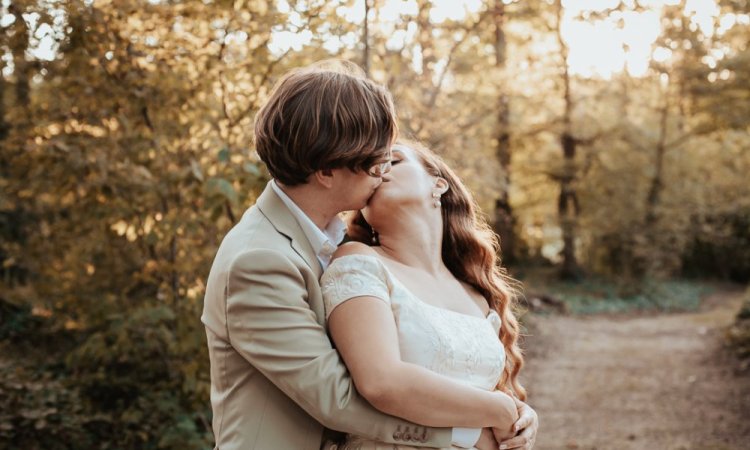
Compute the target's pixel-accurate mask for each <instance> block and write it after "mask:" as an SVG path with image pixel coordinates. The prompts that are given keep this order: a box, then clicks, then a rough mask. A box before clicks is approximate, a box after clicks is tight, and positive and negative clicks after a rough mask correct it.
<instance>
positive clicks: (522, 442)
mask: <svg viewBox="0 0 750 450" xmlns="http://www.w3.org/2000/svg"><path fill="white" fill-rule="evenodd" d="M513 400H514V401H515V402H516V406H517V407H518V415H519V418H518V420H517V421H516V423H514V424H513V428H512V429H513V431H514V432H516V433H518V434H516V435H515V436H514V437H512V438H510V439H506V440H500V449H501V450H502V449H519V450H531V449H532V448H533V447H534V441H535V440H536V432H537V429H538V428H539V417H538V416H537V414H536V411H534V410H533V409H531V406H529V405H527V404H526V403H524V402H522V401H521V400H518V399H517V398H515V397H514V398H513ZM519 431H520V433H519Z"/></svg>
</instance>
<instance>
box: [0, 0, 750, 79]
mask: <svg viewBox="0 0 750 450" xmlns="http://www.w3.org/2000/svg"><path fill="white" fill-rule="evenodd" d="M679 1H680V0H642V1H641V2H640V4H641V5H643V6H646V7H648V8H649V10H648V11H644V12H632V11H629V12H614V13H612V14H610V15H608V16H607V17H606V19H604V20H593V19H587V18H586V16H587V13H590V12H592V11H601V10H604V9H607V8H614V7H616V6H617V5H618V3H619V2H620V0H563V6H564V8H565V17H564V19H563V20H564V25H563V36H564V37H565V39H566V40H567V41H568V44H569V45H570V55H569V58H568V63H569V64H570V69H571V72H572V73H575V74H578V75H581V76H584V77H592V76H600V77H604V78H609V77H610V76H611V75H612V74H613V73H616V72H619V71H621V70H623V69H625V68H627V70H628V71H629V72H630V73H631V75H634V76H641V75H643V74H644V73H645V72H646V70H647V68H648V64H649V61H650V59H651V58H652V57H653V58H654V59H655V60H657V61H664V60H667V59H668V58H669V56H670V54H671V52H670V50H668V49H664V48H653V44H654V41H655V40H656V38H657V36H658V35H659V30H660V24H659V12H660V9H661V8H662V7H663V6H664V5H674V4H677V3H679ZM5 2H7V0H5ZM5 2H4V3H5ZM152 3H153V2H152ZM625 3H626V5H627V3H632V0H631V1H630V2H628V1H626V2H625ZM276 7H277V8H278V9H279V11H281V12H284V13H287V14H289V23H290V24H292V25H296V26H300V27H302V26H303V25H304V24H303V23H302V19H301V18H300V16H299V14H298V13H296V12H295V11H294V10H293V9H292V8H291V7H290V4H289V2H288V1H287V0H278V1H276ZM481 8H482V1H481V0H434V1H433V7H432V10H431V12H430V18H431V20H432V21H433V22H435V23H440V22H443V21H445V20H448V19H455V20H461V19H463V18H465V17H466V15H467V14H471V13H475V12H476V11H478V10H480V9H481ZM373 12H374V11H371V13H373ZM337 13H338V14H339V15H340V16H341V17H343V18H344V19H345V20H348V21H351V22H353V23H359V22H362V20H363V18H364V0H362V1H360V2H356V3H355V4H354V6H352V7H346V6H341V7H339V8H338V9H337ZM378 14H379V16H378V23H379V24H375V25H374V26H375V27H376V28H377V26H378V25H380V26H381V27H385V26H387V24H388V23H393V22H396V21H398V20H400V19H399V18H400V16H401V15H416V14H417V3H416V1H414V0H383V2H382V3H381V4H380V5H379V8H378ZM685 14H686V15H687V16H689V17H690V21H691V23H692V24H693V26H696V27H699V28H700V29H701V31H702V32H703V33H704V34H706V35H709V36H710V35H711V34H712V33H713V32H714V22H715V20H716V18H717V17H718V15H719V8H718V6H717V4H716V0H687V2H686V5H685ZM35 16H36V15H35V14H27V15H25V19H26V20H27V21H28V22H29V23H30V25H31V28H32V29H34V28H35V26H34V23H35V22H36V20H37V17H35ZM12 21H13V16H12V15H11V14H6V15H5V16H4V17H2V18H0V23H2V24H3V25H4V26H7V25H8V24H9V23H12ZM56 22H57V23H56V25H58V24H59V25H60V26H62V24H63V20H62V17H60V18H59V20H56ZM735 23H743V24H750V17H748V16H734V15H729V16H725V17H724V18H723V20H722V21H721V22H720V23H718V24H716V25H717V26H716V30H717V32H719V33H721V32H722V31H724V30H726V29H728V28H729V27H731V26H732V25H733V24H735ZM415 32H416V28H414V30H407V31H404V30H397V31H396V32H395V33H393V34H392V36H391V40H390V41H389V43H390V44H392V46H393V47H400V44H399V43H403V41H404V40H407V41H409V40H411V39H413V38H414V34H415ZM57 33H58V34H59V32H57ZM55 34H56V31H55V30H54V29H53V28H52V27H50V26H47V25H44V26H43V27H39V29H37V31H36V33H35V36H34V38H35V39H34V41H35V42H34V43H35V46H34V48H33V49H32V51H31V52H32V54H33V55H34V56H35V57H37V58H39V59H48V60H49V59H52V58H54V55H55V52H56V49H57V45H56V42H55V39H54V38H55ZM242 34H243V35H244V36H232V37H231V38H232V39H237V40H240V41H241V40H244V39H247V35H246V34H245V33H242ZM312 39H313V33H312V32H311V31H310V30H308V29H302V30H300V31H296V30H295V31H290V30H289V29H281V27H280V28H279V29H278V30H276V31H275V32H274V33H273V39H272V41H271V43H270V47H271V49H272V51H273V52H274V53H278V54H281V53H283V52H285V51H286V50H287V49H289V48H292V49H294V50H299V49H300V48H301V47H302V46H303V45H305V44H308V43H310V42H311V41H312ZM359 39H360V37H359V36H357V35H354V34H348V35H344V36H334V35H331V36H330V37H327V38H326V39H324V44H323V46H324V47H325V48H326V49H327V50H329V51H330V52H331V53H335V52H337V51H338V50H340V49H341V48H342V47H353V46H355V45H357V43H358V41H359Z"/></svg>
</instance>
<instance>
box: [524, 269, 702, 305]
mask: <svg viewBox="0 0 750 450" xmlns="http://www.w3.org/2000/svg"><path fill="white" fill-rule="evenodd" d="M519 279H520V280H521V281H522V282H523V283H524V287H525V292H526V294H527V295H530V294H545V295H548V296H551V297H554V298H557V299H559V300H562V301H563V302H564V303H565V305H566V306H567V309H568V311H569V312H570V313H572V314H600V313H625V312H635V311H659V312H677V311H694V310H696V309H697V308H698V307H699V306H700V303H701V298H702V297H703V296H705V295H707V294H709V293H711V292H713V291H714V290H715V288H714V287H712V286H711V284H709V283H706V282H702V281H695V280H687V279H672V280H656V279H642V280H629V281H625V280H618V279H612V278H607V277H603V276H596V275H592V276H589V277H587V278H585V279H584V280H582V281H577V282H575V281H562V280H560V279H558V278H557V277H556V273H555V272H553V271H551V270H545V269H537V270H534V271H526V272H525V273H523V274H522V275H519Z"/></svg>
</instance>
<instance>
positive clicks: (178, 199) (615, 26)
mask: <svg viewBox="0 0 750 450" xmlns="http://www.w3.org/2000/svg"><path fill="white" fill-rule="evenodd" d="M748 42H750V1H748V0H596V1H593V0H592V1H586V0H525V1H524V0H463V1H458V0H456V1H449V0H443V1H437V0H435V1H427V0H337V1H317V0H278V1H260V0H203V1H197V0H148V1H146V0H5V1H3V2H2V4H1V5H0V55H1V56H2V57H1V58H0V70H1V71H2V76H0V186H1V187H2V191H0V262H2V266H1V267H0V447H4V446H5V445H10V444H11V443H12V444H13V445H12V446H13V447H14V448H26V449H48V450H52V449H88V448H92V449H94V448H96V449H115V448H116V449H156V448H159V449H172V448H174V449H206V448H211V447H212V445H213V436H212V434H211V425H210V424H211V407H210V402H209V389H210V379H209V369H208V364H209V361H208V356H207V349H206V337H205V331H204V328H203V325H202V324H201V322H200V314H201V310H202V307H203V293H204V289H205V281H206V277H207V275H208V272H209V269H210V267H211V263H212V260H213V257H214V255H215V253H216V250H217V248H218V246H219V243H220V242H221V239H222V237H223V236H224V234H225V233H226V232H227V231H228V230H229V229H230V228H231V227H232V226H233V224H235V223H236V222H237V221H238V219H239V217H240V216H241V215H242V214H243V212H244V211H245V210H246V209H247V208H248V207H250V206H251V205H252V204H253V203H254V201H255V199H256V197H257V195H259V194H260V192H261V191H262V189H263V188H264V186H265V185H266V183H267V182H268V181H269V175H268V172H267V170H266V169H265V167H264V166H263V164H262V163H261V162H260V161H259V159H258V157H257V154H256V153H255V152H254V147H253V145H254V144H253V120H254V116H255V113H256V112H257V110H258V109H259V108H260V106H261V105H262V104H263V102H264V100H265V99H266V98H267V96H268V93H269V91H270V89H271V88H272V86H273V84H274V82H275V81H276V80H277V79H278V78H279V77H280V76H281V75H283V74H284V73H285V72H286V71H288V70H289V69H291V68H294V67H299V66H303V65H307V64H310V63H312V62H315V61H319V60H322V59H327V58H341V59H346V60H349V61H352V62H355V63H357V64H359V65H360V66H361V67H362V68H363V70H364V71H365V73H366V74H367V75H368V76H369V77H370V78H372V79H373V80H375V81H377V82H379V83H381V84H383V85H385V86H387V88H388V89H389V90H390V91H391V92H392V94H393V97H394V100H395V103H396V107H397V112H398V116H399V120H400V122H399V126H400V132H401V135H403V136H408V137H411V138H414V139H418V140H420V141H422V142H424V143H425V144H426V145H427V146H428V147H429V148H431V149H432V150H434V151H435V152H437V153H438V154H439V155H441V156H442V157H443V158H444V159H445V160H446V161H447V162H448V163H449V164H450V165H451V167H453V168H454V169H455V170H456V172H457V173H458V174H459V176H461V177H462V179H463V180H464V182H465V183H466V184H467V186H468V187H469V188H470V189H471V191H472V192H473V194H474V196H475V198H476V200H477V202H478V204H479V206H480V209H481V212H482V214H484V215H485V216H486V217H487V219H488V220H489V222H490V223H491V224H492V226H493V228H494V230H495V231H496V233H497V234H498V236H499V237H500V240H501V244H502V253H501V258H502V263H503V265H504V266H507V267H508V268H509V271H510V273H511V275H513V276H514V277H516V278H518V279H519V280H521V281H522V282H523V283H525V285H526V286H527V289H528V293H533V294H535V295H537V296H538V297H540V298H551V299H552V300H551V301H553V302H555V303H557V302H567V303H568V304H567V306H566V308H568V309H569V310H570V309H571V308H572V310H573V312H581V313H586V312H597V311H604V310H608V309H607V308H609V307H610V306H612V305H615V306H614V308H626V309H628V308H631V309H632V308H635V309H639V308H646V309H649V308H650V309H651V310H654V311H661V312H663V311H668V310H680V309H690V308H694V307H696V304H697V302H698V301H699V300H698V299H699V297H700V295H701V293H702V292H704V290H705V289H709V288H710V286H713V285H714V284H715V283H733V284H734V285H735V286H736V285H744V286H747V285H748V283H749V282H750V182H748V174H750V49H749V48H748ZM592 291H595V292H593V293H592ZM747 303H748V306H747V307H746V311H745V316H743V317H750V312H748V311H750V296H748V300H747ZM618 305H619V306H618ZM533 307H534V305H533V304H532V303H531V302H529V304H528V305H527V309H533ZM744 323H745V324H746V330H745V331H744V333H745V334H744V338H743V337H742V336H743V334H742V333H743V332H742V331H738V330H736V331H735V333H734V336H735V339H736V340H737V342H740V344H738V345H739V346H740V347H741V346H742V345H744V349H745V350H744V351H745V356H747V355H748V354H749V353H748V349H750V323H748V321H747V320H745V322H744ZM742 339H745V340H744V341H742ZM742 342H744V344H742ZM532 395H533V392H532ZM532 398H533V397H532Z"/></svg>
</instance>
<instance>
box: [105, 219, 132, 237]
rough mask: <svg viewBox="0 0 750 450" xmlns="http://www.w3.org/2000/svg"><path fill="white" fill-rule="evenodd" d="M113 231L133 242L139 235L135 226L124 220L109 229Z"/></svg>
mask: <svg viewBox="0 0 750 450" xmlns="http://www.w3.org/2000/svg"><path fill="white" fill-rule="evenodd" d="M109 228H110V229H111V230H112V231H114V232H115V233H117V235H118V236H125V238H126V239H127V240H128V241H130V242H133V241H135V240H136V239H138V233H137V232H136V229H135V226H134V225H133V224H129V223H127V222H125V221H124V220H120V221H118V222H116V223H114V224H112V225H111V226H110V227H109Z"/></svg>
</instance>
